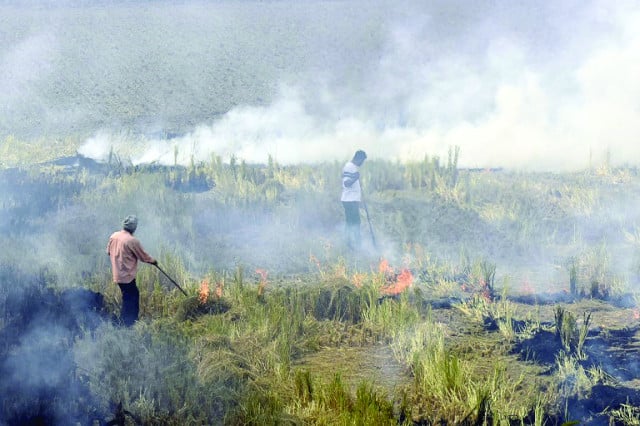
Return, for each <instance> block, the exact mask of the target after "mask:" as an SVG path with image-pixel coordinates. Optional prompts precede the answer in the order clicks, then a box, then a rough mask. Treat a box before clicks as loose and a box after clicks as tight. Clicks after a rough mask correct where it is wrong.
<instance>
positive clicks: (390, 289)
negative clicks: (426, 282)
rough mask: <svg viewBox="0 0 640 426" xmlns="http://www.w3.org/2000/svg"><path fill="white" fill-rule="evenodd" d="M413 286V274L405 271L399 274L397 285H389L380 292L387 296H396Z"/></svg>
mask: <svg viewBox="0 0 640 426" xmlns="http://www.w3.org/2000/svg"><path fill="white" fill-rule="evenodd" d="M411 284H413V274H412V273H411V271H410V270H408V269H403V270H402V272H400V274H398V277H397V278H396V281H395V283H393V284H391V285H388V286H386V287H383V288H382V289H381V290H380V291H381V292H382V293H383V294H386V295H389V296H395V295H397V294H400V293H402V292H403V291H405V290H406V289H407V288H409V287H411Z"/></svg>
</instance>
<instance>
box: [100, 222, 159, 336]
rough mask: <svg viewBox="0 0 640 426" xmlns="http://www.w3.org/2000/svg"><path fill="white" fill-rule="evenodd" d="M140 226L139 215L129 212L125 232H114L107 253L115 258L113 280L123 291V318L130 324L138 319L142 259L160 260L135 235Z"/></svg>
mask: <svg viewBox="0 0 640 426" xmlns="http://www.w3.org/2000/svg"><path fill="white" fill-rule="evenodd" d="M137 227H138V218H137V217H136V216H134V215H129V216H127V217H126V218H125V219H124V222H123V229H122V231H117V232H114V233H113V234H112V235H111V237H110V238H109V242H108V243H107V254H108V255H109V257H110V258H111V271H112V272H113V281H114V282H115V283H117V284H118V286H119V287H120V291H121V292H122V309H121V310H120V319H121V320H122V322H123V323H124V325H126V326H127V327H130V326H132V325H133V324H134V323H135V322H136V321H137V320H138V313H139V312H140V292H139V291H138V287H137V286H136V272H137V271H138V261H142V262H145V263H150V264H152V265H157V264H158V261H157V260H155V259H154V258H153V257H151V256H149V254H148V253H147V252H146V251H144V248H142V244H140V241H139V240H138V239H137V238H136V237H134V236H133V233H134V232H135V231H136V228H137Z"/></svg>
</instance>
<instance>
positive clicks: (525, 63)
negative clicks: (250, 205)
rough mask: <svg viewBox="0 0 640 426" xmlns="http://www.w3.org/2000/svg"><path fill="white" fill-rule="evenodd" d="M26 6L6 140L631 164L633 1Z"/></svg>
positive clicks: (290, 158) (13, 58)
mask: <svg viewBox="0 0 640 426" xmlns="http://www.w3.org/2000/svg"><path fill="white" fill-rule="evenodd" d="M35 4H38V3H37V2H32V3H30V7H25V8H19V7H18V6H3V7H2V8H3V10H2V11H3V12H6V13H3V15H4V16H7V18H5V19H4V20H3V21H2V26H3V27H6V28H7V29H8V30H10V31H7V32H5V34H4V35H3V36H2V37H3V40H2V41H3V42H4V43H3V44H4V45H5V46H6V47H5V48H4V49H2V50H0V55H1V57H0V60H1V61H2V64H3V67H2V69H3V72H2V74H1V75H0V81H2V83H3V85H4V86H5V87H6V88H5V90H4V91H3V94H2V95H0V96H2V100H3V101H4V102H3V103H4V104H5V105H6V107H5V108H6V112H7V114H5V118H4V119H3V122H2V123H0V124H1V126H0V133H2V134H5V135H6V134H15V133H17V134H21V133H24V134H34V133H37V132H38V130H46V131H47V132H48V133H47V135H49V136H53V135H54V134H56V132H58V133H65V132H72V133H74V134H75V135H80V136H82V135H86V143H85V144H84V145H83V146H82V147H81V149H80V152H81V153H83V154H85V155H88V156H92V157H95V158H104V157H105V156H106V155H108V152H110V151H111V149H113V150H115V151H116V152H119V153H123V154H124V155H125V156H127V157H129V158H131V160H132V161H133V162H153V161H158V162H161V163H173V162H174V161H175V160H176V159H177V160H178V161H179V162H181V163H186V162H188V161H191V159H192V158H194V159H196V160H207V159H208V158H209V156H210V155H211V154H212V153H216V155H221V156H223V157H224V158H229V157H230V156H231V155H235V156H237V157H240V158H243V159H245V160H247V161H249V162H264V161H266V159H267V157H268V155H271V156H273V157H274V158H275V159H276V160H277V161H279V162H280V163H283V164H287V163H298V162H315V161H324V160H334V159H340V160H343V159H344V158H345V157H348V156H349V155H350V153H351V152H353V150H354V149H357V148H360V147H361V148H364V149H366V150H367V151H368V153H370V158H389V159H399V160H402V161H406V160H409V159H416V158H421V157H422V156H424V155H440V156H443V155H446V152H447V151H448V149H449V147H450V146H453V145H457V146H460V148H461V158H460V165H461V166H463V167H507V168H514V169H520V168H522V169H528V170H575V169H581V168H585V167H587V166H589V165H590V162H602V161H604V160H605V159H607V160H610V161H611V162H612V163H614V164H627V163H629V161H631V160H630V159H633V158H637V157H638V154H640V152H639V151H640V148H638V147H639V146H640V145H639V144H638V143H637V139H638V134H639V131H640V129H639V127H640V124H638V123H640V120H638V118H640V117H639V115H640V112H639V110H638V106H637V99H638V95H639V94H640V93H639V92H640V77H638V75H639V74H638V73H637V72H636V70H635V67H634V64H637V63H638V56H640V34H639V32H638V31H637V28H639V27H640V25H639V24H640V7H639V6H638V5H637V3H636V2H632V1H628V2H615V3H611V2H605V1H599V0H592V1H589V2H586V3H585V2H576V1H573V0H565V1H562V2H559V3H558V2H555V3H554V4H553V5H551V4H527V3H513V2H507V1H499V0H496V1H484V2H476V3H474V4H473V5H470V4H468V2H462V1H453V2H451V1H434V2H428V3H424V2H414V1H404V2H401V3H400V4H396V3H393V4H390V3H387V2H376V3H375V7H374V6H373V5H372V4H371V3H370V2H357V1H356V2H333V3H327V2H314V1H310V2H304V3H298V2H288V1H272V2H261V3H259V4H258V3H250V2H231V1H228V2H218V3H216V4H215V5H211V4H208V3H207V4H204V3H201V2H198V1H187V2H182V3H180V4H179V5H169V4H165V3H162V2H159V3H154V4H153V7H150V6H149V5H148V4H147V3H146V2H115V3H113V4H110V5H109V6H103V5H99V4H97V3H96V4H94V3H91V2H75V3H74V2H67V3H66V4H65V5H63V6H58V7H53V6H51V5H50V4H46V3H41V4H40V5H39V6H36V5H35ZM50 8H51V9H50ZM47 12H51V13H48V14H47ZM53 12H55V13H53ZM17 15H20V16H19V17H20V18H22V19H21V20H20V22H24V24H22V25H20V24H17V23H15V22H14V21H11V22H9V19H10V17H11V16H13V17H16V16H17ZM9 34H14V36H13V37H11V36H10V35H9ZM69 88H71V90H69ZM34 122H35V123H40V124H41V125H40V126H36V127H39V128H35V129H34V126H33V123H34ZM176 136H177V137H176ZM176 150H177V152H178V156H177V158H176V157H175V155H174V154H175V152H176Z"/></svg>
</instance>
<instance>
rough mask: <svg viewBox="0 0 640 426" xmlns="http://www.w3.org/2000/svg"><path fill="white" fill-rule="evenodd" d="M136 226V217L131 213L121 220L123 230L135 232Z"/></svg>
mask: <svg viewBox="0 0 640 426" xmlns="http://www.w3.org/2000/svg"><path fill="white" fill-rule="evenodd" d="M137 227H138V218H137V217H136V216H135V215H133V214H130V215H129V216H127V217H125V218H124V220H123V221H122V228H123V229H124V230H125V231H127V232H130V233H131V234H133V233H134V232H136V228H137Z"/></svg>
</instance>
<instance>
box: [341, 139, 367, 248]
mask: <svg viewBox="0 0 640 426" xmlns="http://www.w3.org/2000/svg"><path fill="white" fill-rule="evenodd" d="M366 159H367V154H366V153H365V152H364V151H362V150H358V151H356V153H355V155H354V156H353V159H352V160H351V161H349V162H348V163H347V164H345V165H344V168H343V169H342V197H341V198H340V200H341V201H342V205H343V206H344V217H345V222H346V236H347V245H348V246H349V248H351V249H357V248H359V247H360V202H361V201H362V190H361V189H360V166H362V163H364V160H366Z"/></svg>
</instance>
